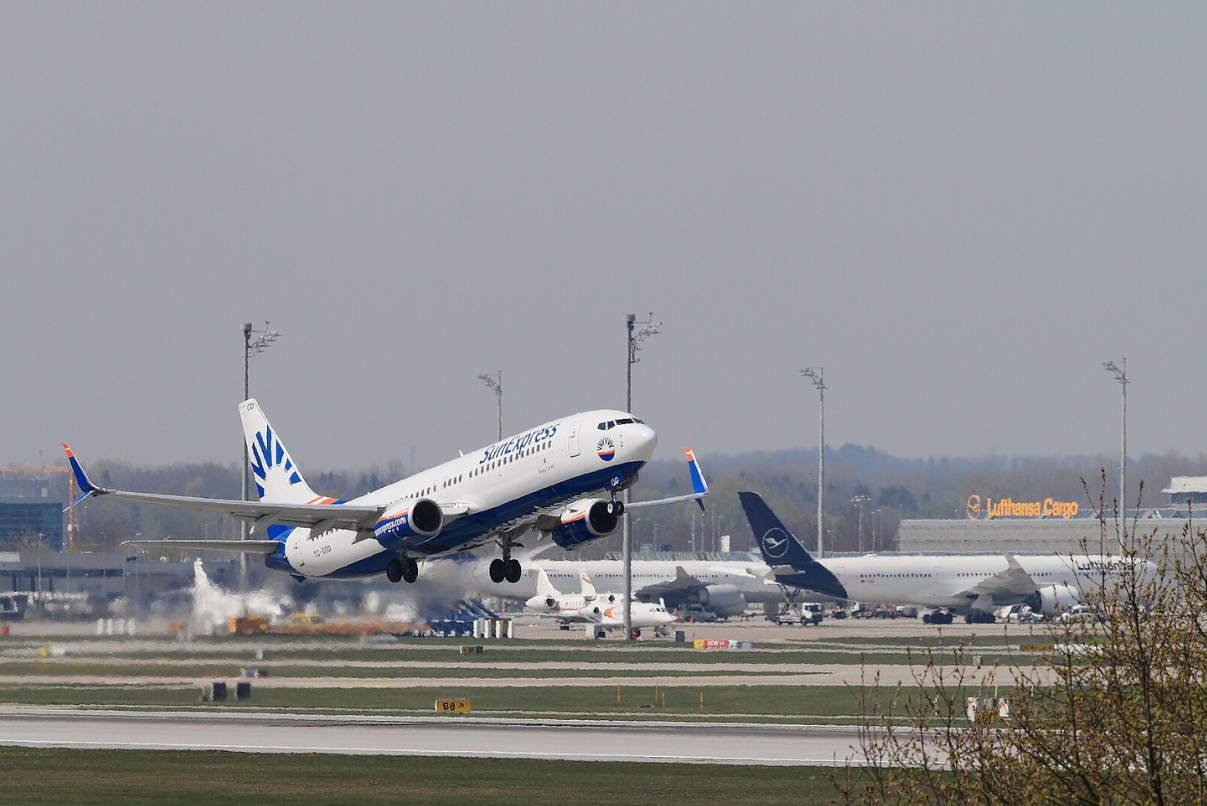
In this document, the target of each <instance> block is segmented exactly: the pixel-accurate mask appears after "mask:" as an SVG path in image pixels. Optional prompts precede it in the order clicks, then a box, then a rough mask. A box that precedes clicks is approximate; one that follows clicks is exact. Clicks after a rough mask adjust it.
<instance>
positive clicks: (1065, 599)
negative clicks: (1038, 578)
mask: <svg viewBox="0 0 1207 806" xmlns="http://www.w3.org/2000/svg"><path fill="white" fill-rule="evenodd" d="M1038 596H1039V610H1040V612H1042V613H1043V614H1044V615H1045V616H1054V615H1056V614H1057V612H1059V611H1061V610H1068V609H1069V608H1070V607H1072V606H1073V605H1075V604H1078V603H1079V602H1081V592H1080V591H1079V590H1078V589H1077V588H1075V587H1073V586H1072V585H1049V586H1048V587H1046V588H1040V589H1039V594H1038ZM1032 609H1035V608H1032Z"/></svg>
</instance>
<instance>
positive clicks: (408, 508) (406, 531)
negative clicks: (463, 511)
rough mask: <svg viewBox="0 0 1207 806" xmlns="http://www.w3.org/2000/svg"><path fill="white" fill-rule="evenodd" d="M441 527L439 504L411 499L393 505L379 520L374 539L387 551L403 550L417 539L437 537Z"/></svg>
mask: <svg viewBox="0 0 1207 806" xmlns="http://www.w3.org/2000/svg"><path fill="white" fill-rule="evenodd" d="M442 528H444V512H443V510H441V509H440V505H439V504H437V503H436V502H435V501H433V500H432V499H430V498H408V499H406V500H404V501H396V502H394V503H393V504H391V505H390V507H389V509H387V510H386V514H384V515H382V516H381V517H380V518H378V519H377V524H376V525H375V526H374V527H373V536H374V537H376V538H377V540H378V542H379V543H381V544H382V545H383V546H385V547H386V548H401V547H403V546H405V545H407V544H409V543H412V542H414V540H413V538H416V537H421V538H423V539H425V540H426V539H427V538H429V537H435V536H436V535H438V534H440V530H441V529H442Z"/></svg>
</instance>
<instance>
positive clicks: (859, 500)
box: [851, 495, 872, 552]
mask: <svg viewBox="0 0 1207 806" xmlns="http://www.w3.org/2000/svg"><path fill="white" fill-rule="evenodd" d="M871 500H872V499H871V498H869V497H868V496H866V495H857V496H855V497H854V498H852V499H851V503H852V504H854V505H855V506H857V507H859V550H860V551H861V552H862V551H863V505H864V504H866V503H867V502H868V501H871Z"/></svg>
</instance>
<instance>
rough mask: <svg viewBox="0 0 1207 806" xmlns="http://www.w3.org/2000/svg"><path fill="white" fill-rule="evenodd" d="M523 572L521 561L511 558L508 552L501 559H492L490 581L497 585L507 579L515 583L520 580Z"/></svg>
mask: <svg viewBox="0 0 1207 806" xmlns="http://www.w3.org/2000/svg"><path fill="white" fill-rule="evenodd" d="M523 573H524V569H523V568H521V567H520V561H519V560H513V559H511V557H510V556H508V555H507V554H504V555H503V559H501V560H500V559H498V558H495V559H493V560H491V561H490V581H491V582H493V583H495V584H496V585H497V584H498V583H500V582H502V581H503V580H505V579H506V580H507V581H508V582H510V583H511V584H513V585H514V584H515V583H517V582H519V581H520V576H521V575H522V574H523Z"/></svg>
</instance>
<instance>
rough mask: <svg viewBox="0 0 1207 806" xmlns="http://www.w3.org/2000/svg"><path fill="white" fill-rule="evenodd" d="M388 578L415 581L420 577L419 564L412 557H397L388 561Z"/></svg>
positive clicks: (393, 580)
mask: <svg viewBox="0 0 1207 806" xmlns="http://www.w3.org/2000/svg"><path fill="white" fill-rule="evenodd" d="M386 579H388V580H390V581H391V582H398V581H400V580H403V579H405V580H406V581H407V582H414V581H415V580H416V579H419V564H418V563H416V562H415V561H414V560H412V559H411V558H410V557H406V556H403V557H395V558H394V559H392V560H390V561H389V562H388V563H386Z"/></svg>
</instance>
